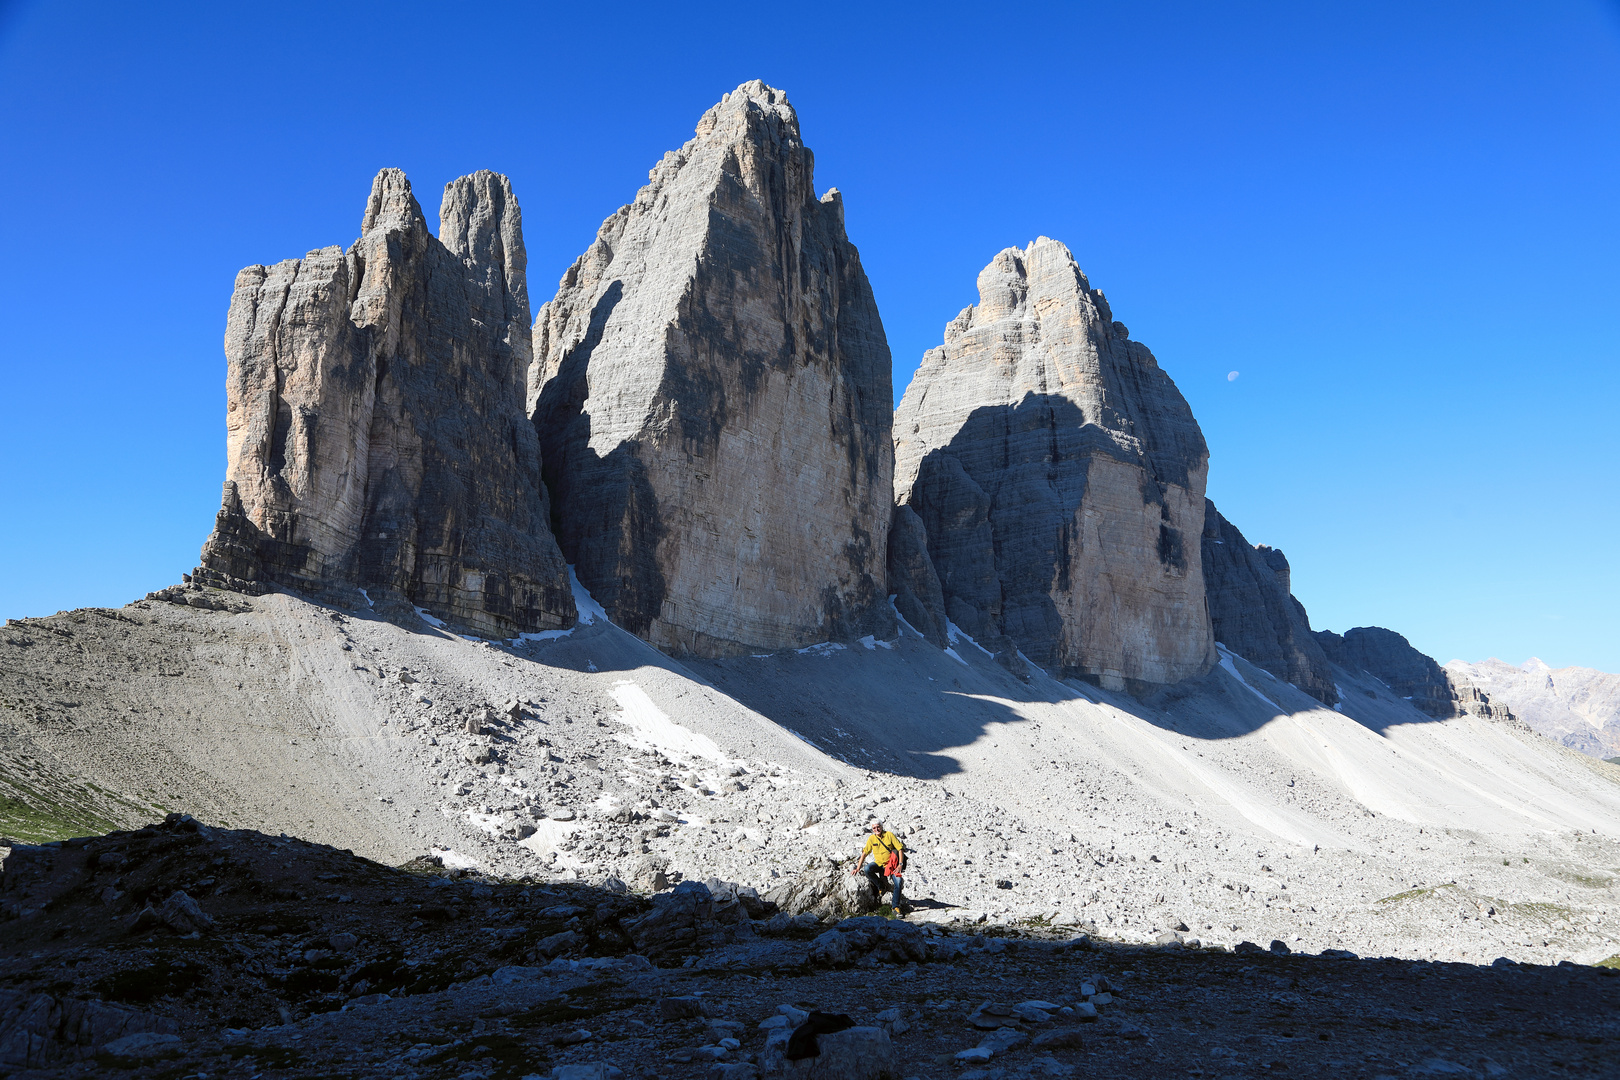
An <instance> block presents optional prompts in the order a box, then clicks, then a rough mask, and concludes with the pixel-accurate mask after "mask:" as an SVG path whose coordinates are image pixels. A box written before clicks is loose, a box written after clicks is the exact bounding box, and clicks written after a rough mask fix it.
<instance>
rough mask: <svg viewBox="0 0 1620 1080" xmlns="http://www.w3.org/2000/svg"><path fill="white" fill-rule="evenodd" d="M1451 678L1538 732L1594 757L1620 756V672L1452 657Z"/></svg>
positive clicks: (1530, 662) (1530, 661)
mask: <svg viewBox="0 0 1620 1080" xmlns="http://www.w3.org/2000/svg"><path fill="white" fill-rule="evenodd" d="M1446 670H1447V671H1448V672H1450V673H1451V674H1452V676H1453V677H1455V678H1457V679H1459V680H1461V681H1463V682H1466V683H1470V684H1472V685H1474V686H1477V687H1479V688H1480V689H1481V690H1482V691H1484V692H1485V693H1486V694H1488V695H1489V696H1490V698H1491V700H1492V701H1496V702H1499V703H1501V704H1505V705H1506V706H1507V707H1508V708H1510V709H1512V710H1513V714H1514V715H1515V716H1517V717H1518V718H1519V719H1520V720H1523V721H1524V722H1525V723H1527V724H1529V725H1530V726H1531V727H1532V728H1534V729H1535V730H1536V731H1538V732H1540V733H1541V734H1543V735H1545V736H1547V737H1548V738H1550V739H1557V740H1558V741H1559V742H1561V743H1563V744H1564V745H1565V746H1567V747H1569V748H1571V749H1573V750H1579V751H1580V752H1581V753H1583V754H1591V755H1592V756H1593V757H1600V758H1610V759H1613V758H1615V757H1620V675H1612V674H1610V673H1608V672H1606V671H1595V670H1593V669H1592V668H1585V667H1563V668H1554V667H1548V666H1547V665H1546V664H1544V663H1542V662H1541V661H1540V660H1538V659H1536V658H1535V657H1534V656H1532V657H1531V658H1530V659H1528V660H1526V661H1525V662H1524V663H1523V664H1518V665H1515V664H1509V663H1505V662H1503V661H1501V660H1498V659H1496V658H1495V657H1494V656H1493V657H1491V658H1490V659H1489V660H1483V661H1481V662H1479V663H1477V664H1469V663H1465V662H1463V661H1461V660H1453V661H1451V662H1450V663H1448V664H1447V665H1446Z"/></svg>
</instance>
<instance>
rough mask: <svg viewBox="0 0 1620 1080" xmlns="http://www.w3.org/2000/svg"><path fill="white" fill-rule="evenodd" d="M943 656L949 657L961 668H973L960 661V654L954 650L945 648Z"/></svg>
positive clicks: (962, 660)
mask: <svg viewBox="0 0 1620 1080" xmlns="http://www.w3.org/2000/svg"><path fill="white" fill-rule="evenodd" d="M945 655H946V656H948V657H950V658H951V659H952V660H955V661H956V662H957V663H958V664H961V665H962V666H963V667H972V666H973V665H972V664H970V663H968V662H967V661H966V660H964V659H962V654H961V653H959V652H957V651H956V650H955V649H951V648H947V649H946V650H945ZM929 681H930V682H932V681H933V680H931V679H930V680H929Z"/></svg>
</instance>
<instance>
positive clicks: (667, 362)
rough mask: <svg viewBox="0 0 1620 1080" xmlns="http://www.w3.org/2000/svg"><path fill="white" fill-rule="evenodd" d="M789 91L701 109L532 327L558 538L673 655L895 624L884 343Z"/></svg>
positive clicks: (610, 599)
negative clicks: (889, 598)
mask: <svg viewBox="0 0 1620 1080" xmlns="http://www.w3.org/2000/svg"><path fill="white" fill-rule="evenodd" d="M812 163H813V159H812V156H811V153H810V151H809V150H808V149H807V148H806V147H805V146H804V144H803V142H802V141H801V140H800V136H799V123H798V118H797V116H796V115H795V113H794V111H793V108H792V107H791V106H790V105H789V104H788V102H787V98H786V96H785V95H784V94H782V93H781V91H778V90H773V89H771V88H770V87H768V86H765V85H764V84H762V83H759V82H751V83H747V84H745V85H743V86H741V87H739V88H738V89H737V90H736V91H734V92H733V93H731V94H728V95H727V96H726V98H725V100H723V101H722V102H721V103H720V104H719V105H716V106H715V107H714V108H712V109H710V110H709V111H708V112H707V113H705V114H704V116H703V118H702V120H701V121H700V122H699V123H698V126H697V132H696V135H695V137H694V138H693V139H692V140H691V141H689V142H687V143H686V145H684V146H682V147H681V148H680V149H679V150H676V151H673V152H671V153H669V154H666V155H665V156H664V159H663V161H661V162H660V163H659V164H658V165H657V167H655V168H654V169H653V170H652V171H651V173H650V174H649V176H650V179H649V183H648V184H647V186H646V187H644V188H642V189H641V191H640V192H638V193H637V195H636V198H635V201H634V202H632V203H631V204H629V205H628V206H625V207H622V208H621V209H620V210H619V211H618V212H617V213H615V214H614V215H613V216H612V217H610V218H608V219H607V221H606V222H604V223H603V225H602V228H601V231H600V232H599V233H598V234H597V238H596V241H595V242H594V243H593V244H592V245H591V246H590V248H589V249H588V250H587V251H586V252H585V253H584V254H583V255H581V256H580V258H579V260H578V261H577V262H575V263H574V265H573V266H572V267H571V268H570V269H569V270H568V272H567V273H566V274H565V275H564V276H563V279H562V282H561V285H560V286H559V288H558V292H557V295H556V297H555V299H553V300H552V301H550V302H549V303H547V304H546V305H544V306H543V307H542V308H541V309H540V313H539V316H538V318H537V320H536V322H535V347H536V356H535V365H534V369H533V373H532V376H531V379H530V391H531V399H532V404H533V417H534V421H535V426H536V429H537V430H538V431H539V433H540V438H541V440H542V445H543V450H544V458H545V477H546V482H547V484H548V485H549V486H550V489H551V493H552V497H553V499H554V500H555V511H556V516H555V521H556V527H557V532H558V539H559V541H560V542H561V544H562V548H563V550H564V552H566V554H567V556H568V558H569V560H570V561H571V562H573V563H574V564H575V566H576V569H577V572H578V574H579V578H580V580H581V582H582V583H583V584H584V585H585V586H586V587H587V588H588V589H590V591H591V594H592V595H593V596H594V597H595V598H596V599H597V600H598V601H599V602H601V604H602V605H603V606H604V607H605V608H606V609H607V611H608V614H609V615H610V617H612V619H613V620H614V621H615V622H616V623H618V624H619V625H621V626H623V627H625V628H627V629H629V630H631V631H632V632H634V633H636V634H638V635H640V636H641V637H643V638H645V639H646V640H647V641H649V642H651V643H653V644H654V645H657V646H659V647H661V648H664V649H666V650H668V651H671V652H673V653H676V654H688V655H698V656H721V655H728V654H735V653H738V652H742V651H748V650H766V649H770V650H774V649H779V648H785V647H801V646H805V645H810V644H813V643H815V642H819V641H824V640H828V639H831V638H847V637H850V636H854V635H859V634H864V633H869V632H873V631H876V630H883V629H886V628H889V627H892V626H893V617H892V616H890V615H887V614H886V613H887V611H888V605H887V604H886V603H885V599H886V593H885V591H884V579H885V576H886V573H885V571H886V566H885V548H886V541H887V537H888V532H889V515H890V510H891V506H892V476H893V449H892V445H891V425H892V422H893V417H892V412H891V408H892V401H893V391H892V374H891V371H890V356H889V347H888V344H887V341H886V339H885V337H884V333H883V324H882V322H881V320H880V319H879V317H878V311H877V305H876V303H875V302H874V301H873V298H872V290H871V287H870V286H869V285H868V283H867V279H866V275H865V273H864V272H863V271H862V269H861V263H860V258H859V255H858V254H857V252H856V250H855V248H854V246H853V245H852V244H850V242H849V240H848V239H847V238H846V236H845V234H844V219H843V207H842V203H841V201H840V197H839V195H838V193H837V191H836V190H832V191H829V192H828V193H827V194H826V195H824V196H822V197H821V198H819V199H818V198H817V197H816V194H815V190H814V186H813V176H812Z"/></svg>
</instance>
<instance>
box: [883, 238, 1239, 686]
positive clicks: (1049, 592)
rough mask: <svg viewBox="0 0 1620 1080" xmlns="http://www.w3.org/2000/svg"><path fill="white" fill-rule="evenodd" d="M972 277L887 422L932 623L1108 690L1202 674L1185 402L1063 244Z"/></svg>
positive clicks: (999, 262)
mask: <svg viewBox="0 0 1620 1080" xmlns="http://www.w3.org/2000/svg"><path fill="white" fill-rule="evenodd" d="M978 284H979V303H978V305H977V306H975V307H970V308H967V309H965V310H964V311H963V312H962V313H961V314H960V315H958V316H957V317H956V318H955V319H954V320H953V321H952V322H951V323H950V325H949V326H948V327H946V330H945V340H944V343H943V344H942V345H940V346H939V347H938V348H935V349H930V350H929V351H928V352H927V353H926V354H924V356H923V360H922V364H921V366H920V367H919V368H918V369H917V374H916V376H915V378H913V380H912V382H911V385H910V386H909V387H908V388H907V389H906V393H905V397H904V398H903V399H902V401H901V403H900V408H899V410H898V411H897V413H896V414H895V491H896V495H897V497H898V500H899V501H900V502H902V503H907V504H909V505H910V506H911V507H912V509H914V510H915V511H916V512H917V515H918V517H920V518H921V519H922V523H923V525H924V527H925V529H926V530H927V535H928V551H929V555H930V558H931V559H932V561H933V565H934V569H935V571H936V572H937V574H938V576H939V582H940V586H941V589H942V591H943V594H944V600H945V611H946V614H947V616H948V617H949V618H950V620H951V621H952V622H954V623H956V624H957V625H958V626H959V627H960V628H961V629H962V630H964V631H965V632H967V633H968V634H969V635H971V636H972V637H973V638H974V639H975V640H977V641H978V643H979V644H980V645H982V646H984V647H985V648H987V649H989V650H991V651H992V652H995V653H997V654H999V658H1000V659H1001V660H1002V661H1003V662H1004V663H1006V664H1008V666H1009V667H1012V668H1013V669H1014V670H1019V669H1020V668H1021V665H1016V664H1015V663H1014V656H1013V650H1014V649H1015V648H1016V649H1021V650H1022V651H1023V652H1024V654H1025V655H1026V656H1027V657H1028V658H1029V659H1030V660H1032V661H1033V662H1035V663H1036V664H1039V665H1041V666H1042V667H1044V668H1046V669H1048V670H1050V671H1053V672H1058V673H1062V674H1064V675H1074V676H1080V677H1083V678H1088V679H1091V680H1093V681H1095V682H1098V683H1100V684H1102V685H1103V686H1106V687H1109V688H1113V689H1123V688H1125V687H1126V686H1127V685H1128V684H1131V683H1154V684H1158V683H1173V682H1177V681H1179V680H1181V679H1184V678H1188V677H1190V676H1196V675H1200V674H1202V673H1204V672H1206V671H1208V670H1209V668H1210V666H1211V665H1212V664H1213V663H1214V660H1215V649H1214V637H1213V635H1212V634H1211V632H1210V626H1209V616H1208V613H1207V611H1206V608H1205V604H1204V579H1203V572H1202V569H1201V562H1200V558H1199V551H1198V538H1199V536H1200V535H1201V534H1202V532H1203V525H1204V478H1205V475H1206V473H1207V471H1208V461H1209V451H1208V449H1207V447H1206V446H1205V444H1204V437H1203V434H1202V433H1201V432H1200V431H1199V428H1198V424H1197V422H1196V421H1195V420H1194V419H1193V416H1192V411H1191V410H1190V409H1189V408H1188V407H1187V403H1186V401H1185V400H1184V399H1183V398H1182V396H1181V393H1180V392H1179V391H1178V390H1177V389H1176V386H1175V384H1174V383H1173V382H1172V381H1171V380H1170V377H1169V376H1168V375H1166V374H1165V373H1164V372H1163V371H1162V370H1161V369H1160V368H1159V366H1158V363H1157V362H1156V361H1155V360H1154V358H1153V354H1152V353H1150V352H1149V351H1148V350H1147V348H1146V347H1145V346H1143V345H1141V344H1140V343H1138V342H1135V341H1132V340H1131V339H1130V337H1129V334H1128V332H1127V331H1126V328H1125V327H1124V326H1123V325H1122V324H1120V323H1118V322H1115V321H1114V320H1113V316H1112V313H1111V312H1110V310H1109V307H1108V302H1107V301H1106V300H1105V299H1104V298H1103V295H1102V293H1101V292H1099V291H1097V290H1095V289H1092V288H1091V286H1090V284H1089V282H1087V280H1086V277H1085V275H1084V274H1083V273H1081V271H1080V268H1079V267H1078V266H1077V265H1076V264H1075V261H1074V258H1073V256H1072V255H1070V253H1069V250H1068V248H1066V247H1064V246H1063V245H1062V244H1060V243H1058V242H1056V241H1054V240H1049V239H1047V238H1045V237H1042V238H1040V239H1038V240H1036V241H1035V242H1034V243H1032V244H1030V245H1029V246H1028V247H1027V248H1025V249H1023V250H1019V249H1017V248H1008V249H1006V250H1005V251H1003V252H1001V253H1000V254H999V255H997V256H996V257H995V259H993V260H992V261H991V263H990V265H989V266H987V267H986V268H985V269H984V271H983V272H982V273H980V275H979V282H978ZM1100 613H1106V614H1100Z"/></svg>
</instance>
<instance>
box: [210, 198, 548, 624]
mask: <svg viewBox="0 0 1620 1080" xmlns="http://www.w3.org/2000/svg"><path fill="white" fill-rule="evenodd" d="M360 231H361V236H360V239H359V240H358V241H356V242H355V243H354V244H353V245H352V246H351V247H350V248H349V249H348V251H344V250H342V249H341V248H337V247H329V248H322V249H320V250H318V251H312V252H310V253H309V254H308V255H307V256H305V257H304V258H302V259H289V260H287V261H286V262H282V263H278V264H276V265H275V266H268V267H266V266H250V267H248V268H247V269H246V270H243V271H242V272H241V273H240V274H238V275H237V278H236V291H235V294H234V295H233V296H232V298H231V309H230V315H229V318H228V321H227V326H226V333H225V355H226V358H227V361H228V369H227V375H226V432H227V450H228V461H229V463H228V465H227V470H226V481H225V492H224V499H223V504H222V506H221V508H220V512H219V515H218V519H217V522H216V524H215V529H214V533H213V535H212V536H210V537H209V539H208V541H207V543H206V544H205V545H204V547H203V552H202V567H201V568H200V573H201V574H202V575H203V576H204V577H207V576H209V575H218V576H222V577H226V578H231V579H236V580H246V581H269V582H275V583H277V584H280V585H285V586H289V587H292V588H295V589H298V590H301V591H305V592H308V593H312V594H315V595H317V596H324V597H335V596H341V600H342V602H343V603H345V604H347V605H350V606H352V605H353V603H354V602H355V600H356V599H357V598H356V597H355V595H354V590H355V589H364V590H366V591H367V593H368V594H369V595H370V598H371V600H372V602H373V603H374V604H375V605H376V606H377V607H378V608H379V609H382V610H385V611H391V612H393V613H396V614H401V615H404V616H408V617H409V618H411V619H412V620H414V619H415V616H414V614H412V613H411V611H410V608H411V607H412V606H415V607H421V608H423V609H425V610H427V611H428V612H430V613H431V614H433V615H434V616H436V617H438V618H440V619H443V620H445V621H446V622H449V623H451V624H453V625H456V626H458V627H463V628H466V629H469V630H471V631H473V632H474V633H478V634H481V635H484V636H503V637H510V636H512V635H514V634H516V633H519V632H527V631H538V630H545V629H555V628H559V627H565V626H570V625H572V624H573V622H574V618H575V611H574V602H573V594H572V590H571V589H570V587H569V583H568V578H567V568H566V566H565V565H564V564H563V560H562V555H561V552H560V551H558V549H557V544H556V541H555V540H554V539H553V538H552V535H551V531H550V528H549V525H548V519H549V512H548V507H547V502H546V495H545V490H544V488H543V487H542V486H541V483H540V457H539V445H538V442H537V440H536V438H535V434H534V427H533V425H532V424H531V423H529V421H528V418H527V417H526V415H525V413H524V378H525V374H526V371H527V368H528V365H529V361H530V357H531V346H530V327H529V302H528V285H527V280H526V268H525V264H526V255H525V253H524V249H523V230H522V220H521V216H520V214H519V210H518V204H517V200H516V199H515V198H514V197H513V195H512V189H511V185H510V184H509V183H508V181H507V179H506V178H505V177H504V176H498V175H496V174H494V173H490V172H479V173H476V174H474V175H472V176H466V177H462V178H461V179H459V180H456V181H454V182H453V183H451V184H449V185H447V186H446V188H445V192H444V202H443V205H442V207H441V209H440V212H439V231H440V239H435V238H434V237H433V235H432V234H431V233H429V232H428V227H427V222H426V220H425V219H424V218H423V216H422V210H421V207H420V206H419V205H418V204H417V201H416V198H415V197H414V196H413V195H412V194H411V187H410V183H409V181H407V180H406V179H405V175H404V174H403V173H402V172H400V171H399V170H398V169H384V170H383V171H382V172H381V173H379V174H378V175H377V179H376V180H375V181H374V182H373V184H372V189H371V197H370V199H369V200H368V201H367V204H366V212H365V217H364V219H363V222H362V224H361V230H360Z"/></svg>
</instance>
